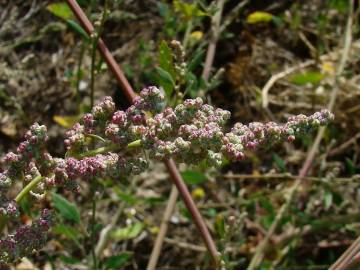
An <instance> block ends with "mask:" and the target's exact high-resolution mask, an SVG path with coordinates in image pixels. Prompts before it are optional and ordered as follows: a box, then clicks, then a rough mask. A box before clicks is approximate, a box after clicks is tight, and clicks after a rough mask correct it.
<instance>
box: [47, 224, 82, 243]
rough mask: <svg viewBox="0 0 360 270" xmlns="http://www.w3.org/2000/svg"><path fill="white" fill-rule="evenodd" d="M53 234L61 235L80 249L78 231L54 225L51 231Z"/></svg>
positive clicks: (61, 225)
mask: <svg viewBox="0 0 360 270" xmlns="http://www.w3.org/2000/svg"><path fill="white" fill-rule="evenodd" d="M51 231H52V232H53V233H55V234H59V235H63V236H65V237H67V238H69V239H70V240H72V241H74V243H75V244H76V245H77V246H78V247H79V248H81V244H80V242H79V240H78V237H79V231H78V230H76V229H75V228H74V227H69V226H66V225H63V224H60V225H56V226H54V227H53V228H52V230H51Z"/></svg>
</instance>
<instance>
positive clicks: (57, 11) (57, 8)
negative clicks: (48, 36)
mask: <svg viewBox="0 0 360 270" xmlns="http://www.w3.org/2000/svg"><path fill="white" fill-rule="evenodd" d="M46 9H47V10H48V11H50V12H51V13H52V14H54V15H55V16H57V17H59V18H61V19H63V20H68V19H71V18H73V13H72V11H71V9H70V7H69V6H68V4H66V3H65V2H59V3H53V4H50V5H48V6H47V7H46Z"/></svg>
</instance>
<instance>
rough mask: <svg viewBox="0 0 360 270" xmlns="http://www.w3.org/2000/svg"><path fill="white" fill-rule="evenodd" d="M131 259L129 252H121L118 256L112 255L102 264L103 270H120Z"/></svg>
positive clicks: (131, 255)
mask: <svg viewBox="0 0 360 270" xmlns="http://www.w3.org/2000/svg"><path fill="white" fill-rule="evenodd" d="M132 257H133V253H131V252H123V253H121V254H119V255H114V256H110V257H108V258H106V260H105V262H104V266H105V269H106V270H108V269H120V267H123V266H125V265H126V264H127V263H128V262H129V261H130V260H131V259H132Z"/></svg>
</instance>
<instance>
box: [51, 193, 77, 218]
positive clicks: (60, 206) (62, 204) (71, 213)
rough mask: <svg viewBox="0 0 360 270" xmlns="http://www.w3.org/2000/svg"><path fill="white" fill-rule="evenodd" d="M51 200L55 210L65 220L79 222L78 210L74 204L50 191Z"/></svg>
mask: <svg viewBox="0 0 360 270" xmlns="http://www.w3.org/2000/svg"><path fill="white" fill-rule="evenodd" d="M52 201H53V203H54V207H55V208H56V210H57V211H58V212H59V213H60V215H61V216H62V217H63V218H64V219H65V220H68V221H74V222H75V223H77V224H79V223H80V212H79V210H78V208H77V207H76V205H75V204H73V203H70V202H69V201H68V200H67V199H65V198H64V197H63V196H61V195H59V194H56V193H52Z"/></svg>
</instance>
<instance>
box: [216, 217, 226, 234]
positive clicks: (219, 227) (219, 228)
mask: <svg viewBox="0 0 360 270" xmlns="http://www.w3.org/2000/svg"><path fill="white" fill-rule="evenodd" d="M214 227H215V231H216V233H217V234H218V235H219V237H220V239H223V238H224V237H225V236H226V229H225V220H224V217H223V216H222V215H221V214H219V215H217V216H216V217H215V224H214Z"/></svg>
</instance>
